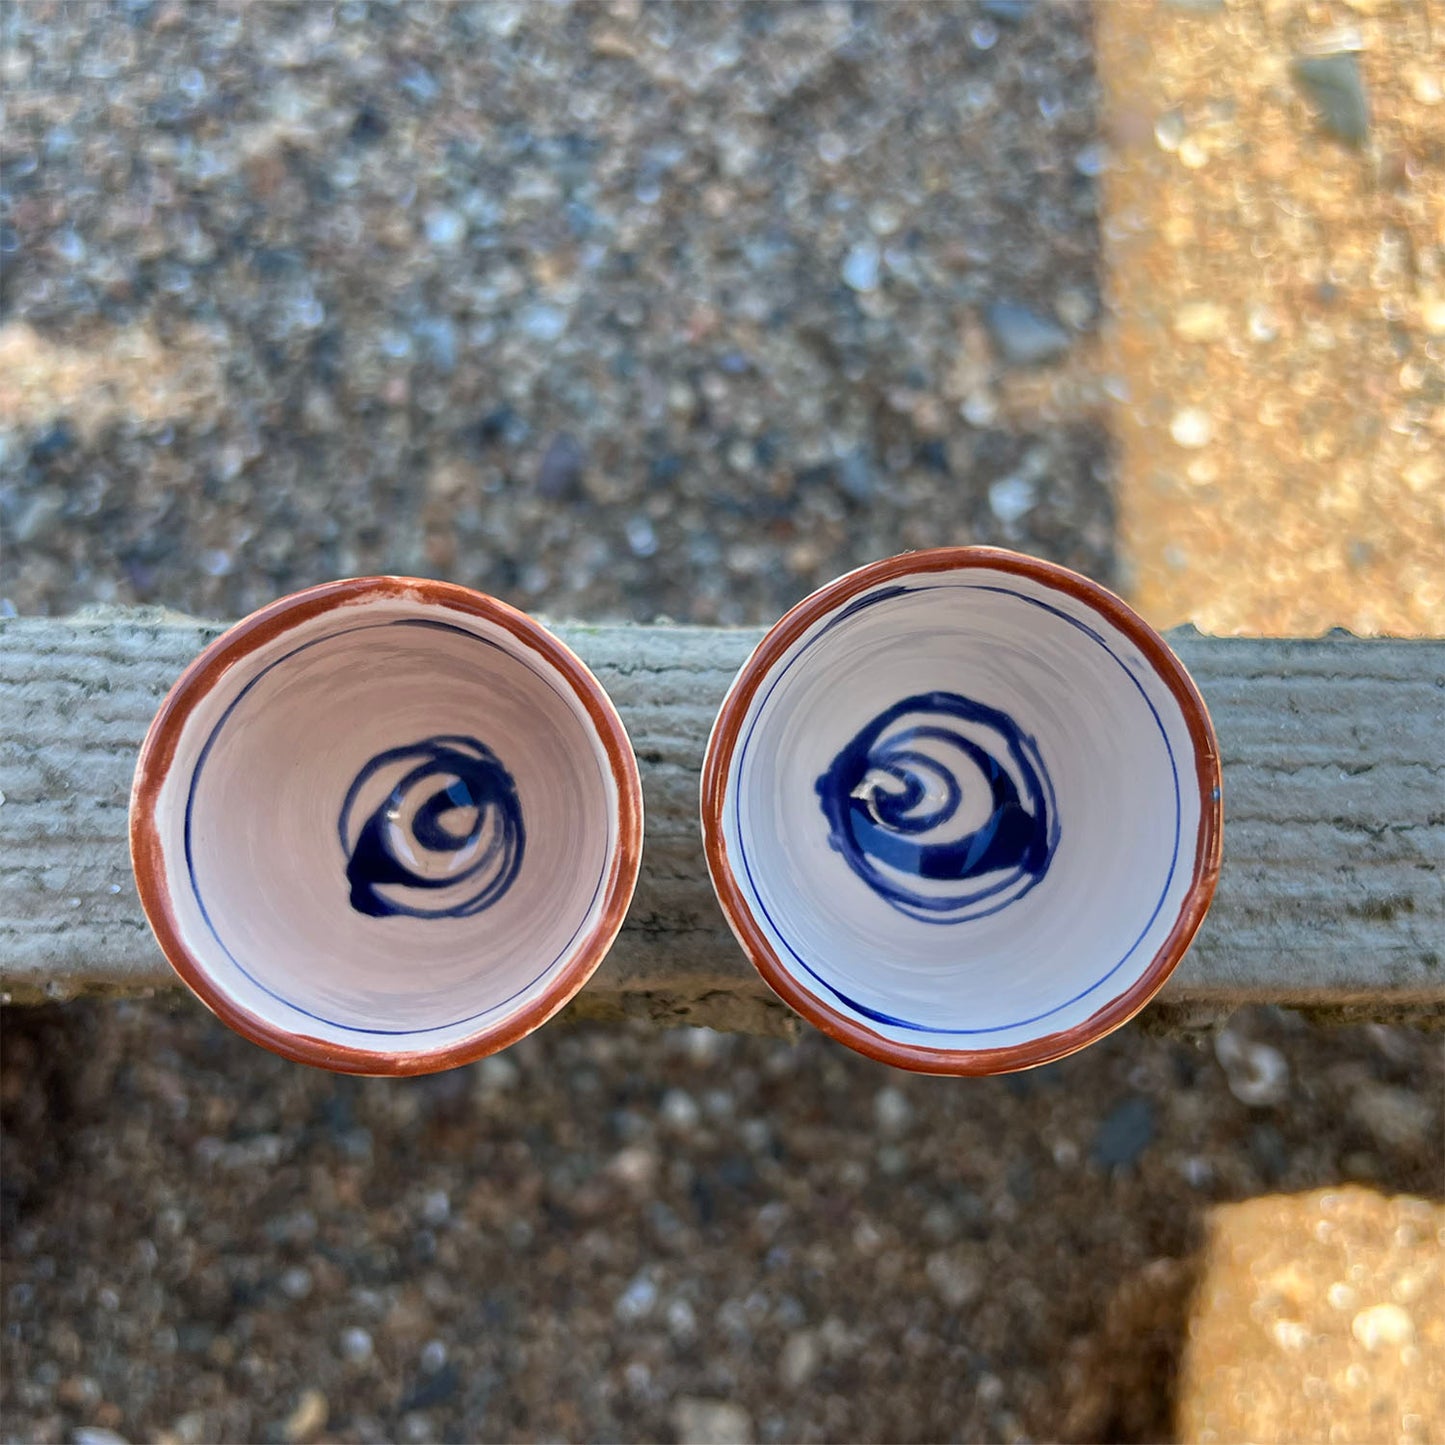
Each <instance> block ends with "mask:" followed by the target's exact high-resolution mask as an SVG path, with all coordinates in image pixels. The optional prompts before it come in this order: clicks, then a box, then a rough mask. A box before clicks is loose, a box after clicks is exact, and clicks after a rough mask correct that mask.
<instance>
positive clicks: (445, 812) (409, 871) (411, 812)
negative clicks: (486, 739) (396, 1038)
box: [337, 736, 526, 918]
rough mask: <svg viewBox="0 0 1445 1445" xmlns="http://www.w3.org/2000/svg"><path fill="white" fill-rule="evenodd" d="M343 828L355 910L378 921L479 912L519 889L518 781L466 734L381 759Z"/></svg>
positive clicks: (348, 807)
mask: <svg viewBox="0 0 1445 1445" xmlns="http://www.w3.org/2000/svg"><path fill="white" fill-rule="evenodd" d="M378 793H380V796H379V797H378ZM368 805H369V811H368ZM337 827H338V832H339V834H340V837H341V847H342V850H343V852H344V853H345V854H346V881H347V882H348V883H349V884H350V885H351V906H352V907H353V908H354V909H355V910H356V911H357V912H358V913H365V914H367V915H368V916H370V917H372V918H390V917H395V916H397V915H403V916H405V917H408V918H469V917H471V916H472V915H473V914H476V913H480V912H481V911H482V910H483V909H485V908H490V907H491V905H492V904H493V903H495V902H496V901H497V900H498V899H499V898H500V897H501V896H502V895H503V894H504V893H505V892H506V891H507V889H508V888H510V887H511V885H512V881H513V879H515V878H516V876H517V872H518V870H519V869H520V868H521V866H522V854H523V851H524V849H525V846H526V830H525V829H524V827H523V825H522V807H521V804H520V803H519V802H518V800H517V788H516V784H515V783H514V782H513V781H512V775H511V774H510V773H509V772H508V771H507V770H506V768H504V767H503V766H502V763H501V760H500V759H499V758H498V757H497V755H496V754H495V753H494V752H493V751H492V750H491V749H490V748H489V747H487V746H486V745H485V744H484V743H479V742H478V741H477V740H476V739H475V738H469V737H460V736H441V737H434V738H427V739H426V740H424V741H423V742H419V743H413V744H411V745H410V746H408V747H400V748H391V749H389V750H388V751H386V752H384V753H379V754H378V755H377V756H376V757H374V758H373V759H372V760H371V761H370V762H369V763H367V765H366V766H365V767H364V768H363V769H362V770H361V772H360V773H359V774H358V775H357V778H356V781H355V782H354V783H352V785H351V789H350V791H349V792H348V793H347V795H346V801H345V802H344V803H343V804H342V808H341V817H340V820H339V823H338V825H337Z"/></svg>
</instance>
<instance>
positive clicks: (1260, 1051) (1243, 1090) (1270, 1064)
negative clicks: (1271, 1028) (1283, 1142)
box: [1214, 1029, 1289, 1109]
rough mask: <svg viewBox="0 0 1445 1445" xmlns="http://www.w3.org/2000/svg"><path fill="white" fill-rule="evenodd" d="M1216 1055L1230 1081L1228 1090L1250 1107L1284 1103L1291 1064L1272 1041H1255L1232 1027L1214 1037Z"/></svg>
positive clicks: (1260, 1107) (1222, 1030)
mask: <svg viewBox="0 0 1445 1445" xmlns="http://www.w3.org/2000/svg"><path fill="white" fill-rule="evenodd" d="M1214 1057H1215V1058H1216V1059H1218V1060H1219V1064H1220V1067H1221V1068H1222V1069H1223V1070H1224V1076H1225V1079H1226V1081H1227V1082H1228V1084H1229V1092H1230V1093H1231V1094H1233V1095H1234V1097H1235V1098H1236V1099H1238V1100H1239V1102H1240V1103H1241V1104H1247V1105H1249V1107H1250V1108H1251V1109H1266V1108H1270V1107H1272V1106H1273V1105H1276V1104H1282V1103H1284V1101H1285V1100H1286V1099H1287V1098H1288V1097H1289V1065H1288V1064H1287V1063H1286V1062H1285V1057H1284V1055H1283V1054H1282V1053H1280V1051H1279V1050H1278V1049H1276V1048H1271V1047H1270V1045H1269V1044H1257V1043H1252V1042H1250V1040H1248V1039H1245V1038H1242V1037H1240V1035H1239V1034H1237V1033H1235V1032H1234V1031H1233V1030H1232V1029H1221V1030H1220V1032H1219V1033H1218V1034H1216V1035H1215V1038H1214Z"/></svg>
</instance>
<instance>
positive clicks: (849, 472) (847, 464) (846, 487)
mask: <svg viewBox="0 0 1445 1445" xmlns="http://www.w3.org/2000/svg"><path fill="white" fill-rule="evenodd" d="M875 482H876V479H875V477H874V473H873V459H872V457H871V456H870V455H869V454H868V451H867V449H866V448H864V447H855V448H854V449H853V450H852V451H851V452H848V453H847V454H846V455H845V456H843V457H840V458H839V460H838V485H839V486H840V487H841V488H842V489H843V494H844V496H846V497H849V498H851V499H852V500H853V501H855V502H857V503H859V504H860V505H861V504H863V503H865V502H870V501H872V500H873V492H874V488H875Z"/></svg>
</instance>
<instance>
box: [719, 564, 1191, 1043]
mask: <svg viewBox="0 0 1445 1445" xmlns="http://www.w3.org/2000/svg"><path fill="white" fill-rule="evenodd" d="M900 588H902V589H906V590H904V591H901V592H900V591H898V589H900ZM989 589H1000V590H997V591H995V590H989ZM868 598H877V599H879V600H876V601H872V602H866V599H868ZM865 602H866V605H863V604H865ZM1037 603H1043V604H1045V605H1044V606H1040V605H1036V604H1037ZM840 613H846V614H847V615H846V616H841V617H840V616H839V614H840ZM1071 619H1072V620H1071ZM1076 624H1082V627H1086V628H1087V629H1089V631H1088V632H1086V631H1084V630H1082V628H1081V626H1079V625H1076ZM1091 634H1093V635H1091ZM939 691H943V692H949V693H953V694H957V695H960V696H962V697H964V698H968V699H971V700H973V701H974V702H977V703H982V704H984V705H986V706H987V707H989V708H993V709H999V710H1001V711H1002V712H1003V713H1005V714H1007V715H1008V716H1009V717H1010V718H1011V719H1012V720H1013V721H1014V723H1015V724H1017V726H1018V728H1020V729H1021V730H1022V732H1023V733H1024V734H1027V735H1029V736H1031V737H1032V738H1033V739H1034V741H1035V742H1036V744H1037V748H1038V754H1039V756H1040V757H1041V759H1042V761H1043V763H1044V765H1045V768H1046V772H1047V777H1048V779H1049V780H1050V781H1051V784H1052V789H1053V794H1054V808H1053V812H1054V815H1055V816H1056V818H1057V822H1058V838H1057V843H1056V846H1055V848H1054V851H1053V853H1052V856H1051V858H1050V860H1049V862H1048V865H1047V867H1046V869H1044V871H1043V872H1042V875H1041V876H1040V877H1039V878H1038V881H1037V882H1036V883H1035V884H1034V885H1033V886H1031V887H1028V888H1026V889H1023V890H1020V889H1018V888H1014V889H1012V890H1009V889H1005V890H1004V892H1003V893H1002V894H1001V895H1000V897H1001V898H1006V897H1008V896H1009V894H1010V892H1012V893H1016V894H1018V895H1019V896H1016V897H1013V898H1012V901H1009V902H1007V904H1006V906H1004V907H1002V908H1001V909H1000V910H999V911H997V912H995V913H993V914H992V915H991V916H979V917H971V918H965V919H963V920H961V921H947V920H945V921H938V919H937V915H934V916H932V917H929V918H927V919H925V918H923V917H919V916H913V915H911V914H910V913H908V912H906V911H902V910H901V909H900V907H898V906H895V904H894V903H890V902H889V901H887V899H885V898H884V897H881V896H880V895H879V893H878V892H877V891H875V889H874V888H873V887H870V886H869V884H868V883H867V882H866V881H865V880H864V879H863V878H862V877H860V876H859V874H858V873H857V872H856V871H855V870H854V868H853V867H851V866H850V864H849V862H848V861H847V859H846V858H845V857H844V856H843V854H842V853H841V852H840V851H838V850H837V849H835V848H834V847H832V846H831V845H830V840H829V835H830V825H829V821H828V818H827V816H826V815H825V813H824V810H823V807H822V804H821V803H820V799H819V794H818V792H817V791H816V788H815V784H816V782H817V780H818V779H819V777H820V776H821V775H823V774H824V773H825V772H827V771H828V770H829V768H830V765H831V764H832V763H833V760H834V759H835V758H836V757H837V756H838V755H839V753H840V750H842V749H843V748H844V747H845V746H846V745H847V744H848V743H849V741H850V740H851V739H853V738H855V736H857V735H858V734H859V733H860V731H861V730H863V729H865V728H866V727H867V726H868V725H869V724H870V722H872V721H873V719H875V718H876V717H878V716H879V715H880V714H881V713H883V712H885V711H886V710H887V709H889V708H891V707H892V706H893V705H894V704H896V703H899V702H900V701H901V700H903V699H905V698H909V697H912V696H915V695H918V694H924V693H933V692H939ZM973 732H974V735H975V736H977V737H980V738H985V739H986V736H987V730H983V731H980V730H978V729H974V730H973ZM931 746H932V745H931V744H928V743H925V744H924V745H923V747H924V750H925V751H928V750H929V748H930V747H931ZM934 751H935V752H937V753H938V758H939V760H940V761H942V762H944V763H947V764H949V765H950V766H951V767H952V769H953V771H954V773H955V776H956V777H957V780H958V781H959V783H960V784H961V785H962V790H963V798H962V802H961V803H960V804H959V805H958V808H957V811H956V813H955V815H954V817H953V818H952V820H951V821H950V822H948V823H946V824H941V825H940V826H939V829H938V836H939V838H940V839H949V840H951V839H952V838H955V837H957V836H958V835H959V834H960V833H967V832H969V831H970V830H972V829H975V828H977V827H978V826H979V824H980V823H981V822H982V821H983V820H984V818H985V816H986V815H987V813H988V811H989V810H988V807H987V806H983V807H980V802H979V798H980V793H981V792H982V794H983V795H984V797H985V800H986V797H987V786H986V784H985V783H984V780H983V777H982V775H981V774H979V773H978V772H977V770H976V769H975V768H974V767H973V766H972V765H971V764H968V762H967V760H966V759H963V760H962V761H961V760H960V758H959V756H956V755H950V754H949V753H948V750H947V749H943V750H942V751H941V752H939V751H938V750H937V749H934ZM995 751H998V750H997V749H995ZM1199 823H1200V799H1199V794H1198V785H1197V781H1196V767H1195V754H1194V748H1193V744H1192V742H1191V739H1190V737H1189V733H1188V728H1187V725H1186V722H1185V719H1184V716H1183V714H1182V712H1181V710H1180V707H1179V704H1178V703H1177V701H1176V700H1175V698H1174V696H1173V694H1172V693H1171V692H1170V691H1169V689H1168V687H1167V686H1166V685H1165V684H1164V682H1163V681H1162V680H1161V679H1160V678H1159V676H1158V675H1157V674H1156V673H1155V672H1154V670H1153V669H1152V667H1151V666H1150V665H1149V663H1148V662H1147V661H1146V659H1145V658H1144V656H1143V655H1142V653H1141V652H1140V651H1139V649H1138V648H1137V647H1136V646H1135V645H1134V644H1133V643H1132V642H1130V641H1129V639H1128V638H1127V637H1126V636H1125V635H1124V634H1122V633H1121V632H1119V631H1118V629H1116V628H1115V627H1113V626H1112V625H1111V624H1110V623H1109V622H1107V621H1106V620H1105V619H1103V618H1102V617H1100V616H1099V615H1098V614H1096V613H1095V612H1093V610H1092V609H1091V608H1089V607H1087V606H1086V605H1085V604H1084V603H1082V602H1080V601H1078V600H1076V599H1074V598H1073V597H1071V596H1070V595H1069V594H1067V593H1064V592H1060V591H1057V590H1055V589H1053V588H1050V587H1047V586H1045V585H1043V584H1042V583H1039V582H1036V581H1033V580H1030V579H1027V578H1023V577H1020V576H1017V575H1015V574H1013V573H1006V572H998V571H992V570H986V569H981V568H967V569H958V570H955V571H951V572H934V573H921V574H917V575H914V576H908V577H903V578H899V579H896V580H894V581H892V582H890V583H888V584H885V585H882V586H878V587H875V588H873V589H871V591H870V592H868V593H865V594H863V595H862V596H861V597H858V598H854V599H853V600H852V601H851V602H850V603H848V604H845V605H844V606H842V607H840V608H838V609H835V610H834V612H833V613H831V614H829V616H828V617H825V618H824V619H822V620H821V621H819V622H817V623H815V624H814V625H813V626H812V627H810V628H809V629H808V631H807V632H806V633H805V634H804V635H803V636H802V637H800V638H799V639H798V641H797V642H796V643H795V644H794V645H793V646H792V648H791V649H790V650H789V652H788V653H787V654H786V655H785V656H784V657H783V658H781V659H780V660H779V662H778V663H777V664H776V665H775V666H774V667H773V669H772V670H771V672H770V673H769V674H768V676H767V677H766V678H765V679H764V680H763V682H762V684H761V685H760V686H759V687H758V689H757V691H756V692H755V694H754V696H753V699H752V702H751V705H750V707H749V710H748V713H747V716H746V717H745V718H744V720H743V723H742V727H741V729H740V732H739V734H738V740H737V745H736V747H735V750H734V753H733V756H732V761H731V766H730V771H729V776H728V779H727V791H726V797H725V803H724V809H723V830H724V839H725V843H726V848H727V854H728V862H729V864H730V867H731V870H732V872H733V874H734V876H735V878H736V880H737V882H738V885H739V887H740V888H741V890H742V893H743V897H744V900H745V902H746V905H747V907H748V909H749V911H750V912H751V913H752V914H753V916H754V918H755V919H756V921H757V923H758V925H759V926H760V927H761V928H762V930H763V932H764V933H765V935H766V936H767V937H768V939H769V940H770V942H771V943H772V945H773V948H774V950H775V951H776V953H777V955H778V957H779V958H780V960H781V961H782V963H783V966H784V967H785V968H786V969H787V970H788V972H789V973H790V974H791V975H792V976H793V977H794V978H795V979H796V980H797V982H798V983H799V984H800V985H801V986H802V987H803V988H804V989H805V990H806V991H807V992H808V993H810V994H812V995H813V996H814V997H816V998H818V999H819V1000H821V1001H822V1002H824V1003H825V1004H827V1005H829V1006H830V1007H832V1008H833V1009H836V1010H838V1011H839V1012H841V1013H842V1014H844V1015H845V1016H848V1017H851V1018H854V1019H856V1020H857V1021H858V1022H859V1023H861V1024H863V1025H864V1026H865V1027H867V1028H869V1029H871V1030H872V1031H873V1032H874V1033H876V1034H878V1035H880V1036H881V1037H883V1038H885V1039H889V1040H893V1041H896V1042H899V1043H904V1044H909V1045H914V1046H919V1047H925V1048H935V1049H954V1050H969V1051H975V1050H984V1049H994V1048H1004V1047H1009V1046H1012V1045H1016V1044H1020V1043H1025V1042H1027V1041H1029V1040H1030V1039H1034V1038H1038V1037H1041V1036H1044V1035H1048V1034H1053V1033H1057V1032H1060V1031H1062V1030H1065V1029H1069V1028H1071V1027H1074V1026H1076V1025H1078V1024H1080V1023H1082V1022H1084V1021H1085V1020H1086V1019H1088V1018H1089V1017H1090V1016H1092V1015H1093V1014H1095V1013H1096V1012H1098V1010H1099V1009H1100V1008H1102V1007H1103V1006H1104V1005H1105V1004H1106V1003H1108V1002H1109V1001H1110V1000H1111V999H1113V998H1115V997H1117V996H1118V995H1119V994H1122V993H1124V992H1125V991H1126V990H1127V989H1128V988H1129V987H1130V986H1131V985H1132V984H1134V983H1135V982H1136V981H1137V980H1138V979H1139V977H1140V976H1141V975H1142V974H1143V973H1144V972H1145V970H1146V969H1147V968H1148V966H1149V964H1150V962H1151V961H1152V960H1153V958H1154V955H1155V953H1156V952H1157V951H1158V949H1159V947H1160V946H1161V945H1162V943H1163V942H1164V940H1165V938H1166V937H1167V935H1168V934H1169V932H1170V930H1171V929H1172V927H1173V925H1174V922H1175V920H1176V918H1177V915H1178V913H1179V911H1180V908H1181V907H1182V905H1183V903H1184V900H1185V897H1186V895H1187V893H1188V891H1189V888H1190V883H1191V878H1192V874H1193V868H1194V857H1195V850H1196V846H1197V842H1196V840H1197V833H1198V828H1199ZM885 871H886V870H885ZM934 887H935V885H931V884H923V885H920V889H921V891H923V892H928V891H929V889H930V888H934Z"/></svg>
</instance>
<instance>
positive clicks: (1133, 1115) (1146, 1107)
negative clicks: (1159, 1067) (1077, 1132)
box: [1089, 1094, 1154, 1169]
mask: <svg viewBox="0 0 1445 1445" xmlns="http://www.w3.org/2000/svg"><path fill="white" fill-rule="evenodd" d="M1153 1140H1154V1105H1153V1103H1152V1102H1151V1101H1150V1100H1149V1099H1147V1098H1145V1097H1144V1095H1142V1094H1133V1095H1131V1096H1130V1097H1129V1098H1127V1099H1123V1100H1121V1101H1120V1102H1119V1103H1118V1104H1116V1105H1115V1106H1114V1108H1113V1109H1112V1110H1110V1112H1109V1113H1108V1114H1107V1115H1106V1116H1105V1118H1104V1120H1103V1121H1102V1123H1100V1125H1099V1129H1098V1132H1097V1133H1096V1134H1095V1135H1094V1143H1093V1145H1092V1147H1091V1148H1090V1150H1089V1157H1090V1158H1091V1159H1092V1160H1093V1161H1094V1163H1095V1164H1097V1165H1098V1166H1099V1167H1100V1168H1101V1169H1127V1168H1129V1167H1130V1166H1131V1165H1133V1164H1134V1163H1136V1162H1137V1161H1138V1159H1139V1156H1140V1155H1141V1154H1143V1152H1144V1151H1145V1150H1146V1149H1147V1148H1148V1147H1149V1145H1150V1144H1151V1143H1152V1142H1153Z"/></svg>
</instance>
